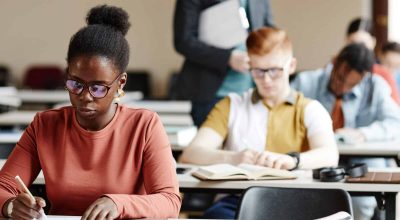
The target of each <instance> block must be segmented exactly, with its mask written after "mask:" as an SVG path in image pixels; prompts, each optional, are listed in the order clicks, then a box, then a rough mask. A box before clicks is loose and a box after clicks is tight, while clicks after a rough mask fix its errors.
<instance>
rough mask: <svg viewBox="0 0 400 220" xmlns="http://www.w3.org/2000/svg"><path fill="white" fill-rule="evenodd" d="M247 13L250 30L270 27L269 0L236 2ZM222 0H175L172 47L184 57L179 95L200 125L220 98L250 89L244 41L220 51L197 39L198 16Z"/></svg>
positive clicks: (251, 84)
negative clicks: (189, 107) (188, 103)
mask: <svg viewBox="0 0 400 220" xmlns="http://www.w3.org/2000/svg"><path fill="white" fill-rule="evenodd" d="M238 1H240V4H241V6H242V7H243V8H245V9H246V10H245V11H247V13H246V14H247V19H248V21H249V24H250V27H249V30H250V31H251V30H255V29H258V28H260V27H262V26H272V16H271V11H270V5H269V0H238ZM220 2H222V1H221V0H177V2H176V8H175V17H174V46H175V49H176V50H177V51H178V53H180V54H182V55H183V56H184V58H185V62H184V64H183V67H182V70H181V73H180V75H179V79H178V96H179V97H180V98H183V99H190V100H191V102H192V110H191V115H192V118H193V121H194V124H195V125H196V126H198V127H199V126H200V125H201V124H202V123H203V121H204V120H205V119H206V117H207V114H208V113H209V111H210V110H211V109H212V107H213V106H214V105H215V103H216V102H218V101H219V100H220V99H221V98H222V97H224V96H225V95H227V94H228V93H230V92H236V93H242V92H244V91H246V90H247V89H249V88H252V87H253V81H252V79H251V76H250V74H249V73H248V70H249V64H248V60H249V57H248V55H247V53H246V52H245V45H244V42H243V43H242V44H240V45H237V46H236V47H235V48H229V49H222V48H217V47H214V46H210V45H207V44H206V43H204V42H202V41H200V40H199V31H198V30H199V17H200V14H201V13H202V11H203V10H205V9H207V8H209V7H212V6H214V5H216V4H218V3H220Z"/></svg>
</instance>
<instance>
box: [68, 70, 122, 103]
mask: <svg viewBox="0 0 400 220" xmlns="http://www.w3.org/2000/svg"><path fill="white" fill-rule="evenodd" d="M120 76H121V74H119V75H118V76H117V77H116V78H115V79H114V80H113V81H112V82H111V83H110V84H108V85H106V84H97V83H89V84H86V83H82V82H78V81H77V80H73V79H67V80H66V81H65V88H66V89H67V90H68V91H69V92H70V93H72V94H75V95H80V94H82V92H83V90H84V89H85V88H88V90H89V93H90V95H92V96H93V98H97V99H101V98H104V97H105V96H106V95H107V93H108V90H110V88H111V86H112V85H113V84H114V83H115V82H116V81H117V79H119V77H120Z"/></svg>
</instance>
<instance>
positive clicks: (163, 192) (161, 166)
mask: <svg viewBox="0 0 400 220" xmlns="http://www.w3.org/2000/svg"><path fill="white" fill-rule="evenodd" d="M146 134H147V135H146V137H145V139H146V143H145V145H146V146H145V147H144V150H143V165H142V170H141V172H142V176H143V185H144V187H145V193H146V194H145V195H128V194H106V196H107V197H109V198H111V199H112V200H113V201H114V203H115V204H116V205H117V210H118V213H120V215H119V217H118V218H134V219H137V218H146V217H151V218H177V217H178V214H179V210H180V207H181V198H180V195H179V186H178V180H177V176H176V171H175V163H174V161H173V156H172V151H171V147H170V145H169V141H168V136H167V134H166V133H165V130H164V128H163V125H162V123H161V121H160V119H159V117H158V116H157V115H156V114H154V115H153V116H152V118H151V119H150V121H149V124H148V126H147V130H146ZM116 184H118V183H116Z"/></svg>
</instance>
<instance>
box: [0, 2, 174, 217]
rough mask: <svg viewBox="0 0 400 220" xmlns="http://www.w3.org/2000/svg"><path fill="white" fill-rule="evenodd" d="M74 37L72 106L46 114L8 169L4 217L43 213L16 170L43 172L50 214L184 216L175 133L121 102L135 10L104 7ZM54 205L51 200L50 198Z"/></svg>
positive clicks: (2, 194)
mask: <svg viewBox="0 0 400 220" xmlns="http://www.w3.org/2000/svg"><path fill="white" fill-rule="evenodd" d="M86 20H87V23H88V25H87V26H86V27H83V28H82V29H80V30H79V31H78V32H77V33H75V34H74V35H73V36H72V38H71V40H70V43H69V48H68V54H67V70H66V80H65V88H66V89H67V90H68V92H69V95H70V101H71V103H72V106H68V107H63V108H60V109H54V110H48V111H45V112H41V113H38V114H37V115H36V116H35V118H34V120H33V122H32V123H31V124H30V125H29V126H28V127H27V128H26V130H25V132H24V134H23V135H22V137H21V139H20V140H19V142H18V143H17V144H16V146H15V148H14V150H13V152H12V153H11V155H10V156H9V158H8V159H7V162H6V163H5V165H4V167H3V168H2V170H1V172H0V205H1V207H2V212H1V213H2V216H4V217H12V218H13V219H34V218H36V219H37V218H39V217H40V215H41V214H40V213H41V212H42V208H43V207H44V206H45V205H46V204H45V202H44V200H43V199H41V198H38V197H37V198H35V200H31V199H30V198H29V196H28V195H27V193H24V192H22V190H21V189H20V188H19V187H18V185H17V183H16V181H15V180H14V178H15V176H17V175H19V176H20V177H21V179H22V181H23V182H24V183H25V184H26V185H27V186H29V185H31V184H32V182H33V181H34V180H35V179H36V177H37V176H38V174H39V172H40V171H42V172H43V175H44V179H45V182H46V192H47V196H48V199H49V201H50V203H51V204H50V205H51V208H50V214H53V215H78V216H82V219H115V218H146V217H147V218H167V217H177V216H178V213H179V209H180V206H181V198H180V195H179V188H178V182H177V178H176V173H175V166H174V161H173V157H172V153H171V147H170V145H169V142H168V137H167V135H166V133H165V131H164V129H163V126H162V124H161V121H160V119H159V117H158V116H157V115H156V114H155V113H154V112H151V111H148V110H144V109H130V108H128V107H126V106H123V105H120V104H117V103H115V102H114V98H116V97H119V96H122V95H123V91H122V89H123V87H124V85H125V83H126V79H127V74H126V73H125V71H126V67H127V65H128V61H129V45H128V42H127V41H126V39H125V34H126V33H127V31H128V29H129V26H130V24H129V21H128V14H127V13H126V12H125V11H124V10H122V9H121V8H117V7H113V6H107V5H102V6H97V7H95V8H93V9H91V10H90V12H89V13H88V16H87V18H86ZM47 205H49V204H47Z"/></svg>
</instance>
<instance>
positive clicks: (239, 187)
mask: <svg viewBox="0 0 400 220" xmlns="http://www.w3.org/2000/svg"><path fill="white" fill-rule="evenodd" d="M5 161H6V160H0V166H1V167H2V166H3V164H4V163H5ZM178 167H183V168H189V169H191V170H190V171H188V172H186V173H184V174H178V180H179V188H180V191H181V192H196V193H242V192H243V191H244V190H245V189H247V188H248V187H251V186H269V187H284V188H318V189H332V188H333V189H343V190H346V191H348V192H350V193H351V194H353V195H371V196H376V197H377V198H378V199H380V200H384V201H385V209H386V219H388V220H391V219H395V211H396V195H397V193H398V192H399V191H400V184H365V183H345V182H329V183H328V182H320V181H318V180H313V179H312V176H311V171H304V170H299V171H295V172H296V173H297V175H298V178H297V179H294V180H258V181H201V180H199V179H197V178H194V177H193V176H191V172H192V171H194V170H195V169H197V167H196V166H193V165H185V164H178ZM374 171H380V170H374ZM385 171H388V170H387V169H386V170H385ZM390 171H392V172H400V169H392V170H390ZM34 184H37V185H43V184H45V179H44V177H43V174H42V173H40V174H39V176H38V178H37V179H36V180H35V182H34ZM327 202H329V201H327Z"/></svg>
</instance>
